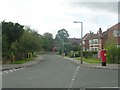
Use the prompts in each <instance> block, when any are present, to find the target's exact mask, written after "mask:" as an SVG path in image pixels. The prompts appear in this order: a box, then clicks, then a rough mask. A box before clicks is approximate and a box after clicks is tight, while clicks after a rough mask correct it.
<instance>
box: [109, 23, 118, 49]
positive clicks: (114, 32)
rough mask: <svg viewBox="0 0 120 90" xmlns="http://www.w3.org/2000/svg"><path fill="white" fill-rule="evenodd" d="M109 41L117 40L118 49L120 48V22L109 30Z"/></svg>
mask: <svg viewBox="0 0 120 90" xmlns="http://www.w3.org/2000/svg"><path fill="white" fill-rule="evenodd" d="M107 33H108V35H107V37H108V39H110V40H112V39H114V40H115V44H116V45H117V47H120V22H119V23H118V24H115V25H113V26H112V27H110V28H108V29H107Z"/></svg>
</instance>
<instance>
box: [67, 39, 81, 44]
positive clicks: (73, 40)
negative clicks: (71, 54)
mask: <svg viewBox="0 0 120 90" xmlns="http://www.w3.org/2000/svg"><path fill="white" fill-rule="evenodd" d="M68 40H69V42H70V43H71V44H72V45H80V42H81V39H80V38H68Z"/></svg>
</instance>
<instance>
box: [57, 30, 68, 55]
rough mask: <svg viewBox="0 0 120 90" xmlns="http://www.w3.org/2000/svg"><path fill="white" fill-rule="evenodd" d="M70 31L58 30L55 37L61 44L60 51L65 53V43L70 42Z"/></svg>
mask: <svg viewBox="0 0 120 90" xmlns="http://www.w3.org/2000/svg"><path fill="white" fill-rule="evenodd" d="M68 37H69V34H68V31H66V29H61V30H58V33H57V35H56V37H55V40H56V41H57V42H58V43H59V46H60V47H61V48H60V51H62V52H63V53H64V52H65V43H67V42H68Z"/></svg>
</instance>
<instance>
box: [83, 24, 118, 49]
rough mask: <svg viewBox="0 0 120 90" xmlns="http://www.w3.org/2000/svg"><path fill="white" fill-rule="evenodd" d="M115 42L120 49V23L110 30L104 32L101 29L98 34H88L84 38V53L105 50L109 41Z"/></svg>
mask: <svg viewBox="0 0 120 90" xmlns="http://www.w3.org/2000/svg"><path fill="white" fill-rule="evenodd" d="M108 40H110V41H111V42H113V41H114V42H115V44H116V46H117V47H120V23H118V24H115V25H113V26H112V27H110V28H108V29H107V31H104V32H102V29H101V28H99V30H98V32H97V34H94V33H91V32H90V33H87V34H86V35H85V36H84V37H83V51H99V50H101V49H104V48H105V46H106V43H107V41H108Z"/></svg>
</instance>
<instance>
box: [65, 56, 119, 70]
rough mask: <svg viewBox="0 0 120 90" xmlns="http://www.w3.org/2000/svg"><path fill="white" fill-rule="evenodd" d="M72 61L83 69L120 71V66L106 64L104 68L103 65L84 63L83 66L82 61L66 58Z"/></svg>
mask: <svg viewBox="0 0 120 90" xmlns="http://www.w3.org/2000/svg"><path fill="white" fill-rule="evenodd" d="M64 58H66V59H68V60H70V61H73V62H75V63H77V64H79V65H80V66H81V67H88V68H89V67H91V68H99V69H110V70H120V68H119V66H120V64H106V66H102V64H101V63H100V64H91V63H85V62H83V64H81V62H80V61H78V60H75V59H74V58H68V57H64Z"/></svg>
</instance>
